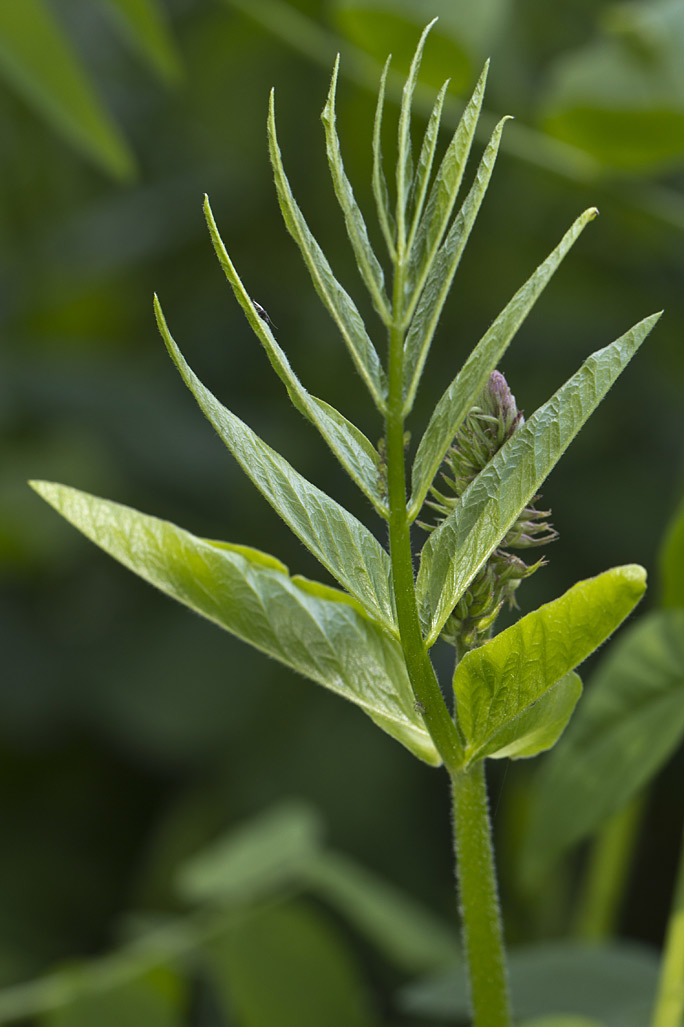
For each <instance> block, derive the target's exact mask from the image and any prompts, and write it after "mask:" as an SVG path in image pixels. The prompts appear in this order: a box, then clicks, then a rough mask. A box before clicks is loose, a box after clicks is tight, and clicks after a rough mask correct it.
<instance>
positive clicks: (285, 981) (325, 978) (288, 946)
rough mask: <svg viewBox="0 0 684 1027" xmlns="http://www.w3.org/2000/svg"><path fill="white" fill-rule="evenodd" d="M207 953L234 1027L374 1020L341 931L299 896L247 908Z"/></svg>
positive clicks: (341, 1026)
mask: <svg viewBox="0 0 684 1027" xmlns="http://www.w3.org/2000/svg"><path fill="white" fill-rule="evenodd" d="M206 954H207V961H208V968H209V971H210V975H211V978H212V982H213V985H214V988H215V992H216V995H217V998H218V1001H219V1004H220V1005H221V1007H222V1008H224V1009H225V1012H226V1014H227V1015H228V1016H230V1020H231V1022H237V1023H239V1024H240V1027H275V1025H278V1027H323V1025H325V1027H372V1025H373V1024H374V1023H375V1021H374V1020H373V1018H372V1015H371V1013H370V1002H369V998H368V996H367V994H366V991H365V989H364V986H363V982H362V979H361V976H360V974H359V973H358V971H357V968H356V966H355V965H354V963H353V961H352V959H351V956H350V953H349V952H348V951H347V948H346V946H345V945H344V943H343V940H342V938H341V935H340V933H339V931H335V930H333V927H332V925H330V924H329V923H328V922H327V921H326V920H325V918H324V917H323V915H322V913H321V912H320V911H318V910H316V909H314V908H313V907H311V908H310V907H309V906H307V905H305V904H304V903H303V902H301V901H292V900H289V901H287V902H281V903H279V904H277V905H274V904H271V905H268V906H263V907H262V908H260V909H257V910H254V911H252V912H251V913H247V912H245V913H244V914H243V915H242V916H240V917H238V918H235V919H234V920H233V921H232V922H231V923H230V924H229V925H228V927H227V928H226V930H225V931H224V932H223V934H222V935H220V936H218V937H216V938H215V939H212V941H211V942H210V943H209V944H208V945H207V948H206ZM234 1018H235V1019H234ZM378 1027H379V1025H378Z"/></svg>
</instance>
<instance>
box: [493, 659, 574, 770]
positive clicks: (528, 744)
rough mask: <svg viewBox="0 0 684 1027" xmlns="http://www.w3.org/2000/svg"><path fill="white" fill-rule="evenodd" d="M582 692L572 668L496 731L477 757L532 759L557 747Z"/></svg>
mask: <svg viewBox="0 0 684 1027" xmlns="http://www.w3.org/2000/svg"><path fill="white" fill-rule="evenodd" d="M581 695H582V681H581V680H580V677H579V675H578V674H575V673H574V671H571V672H570V673H569V674H566V675H565V676H564V677H562V678H561V679H560V681H558V682H557V683H556V684H555V685H553V686H552V687H551V688H550V689H549V690H548V692H545V693H544V695H542V696H541V698H540V699H538V700H537V701H536V702H535V703H533V704H532V706H528V707H527V708H526V709H525V710H523V712H522V713H521V714H520V715H519V716H518V717H515V718H514V719H513V720H510V721H508V723H506V724H505V725H504V727H502V728H500V729H499V730H498V731H497V732H496V733H495V734H494V735H492V737H491V738H490V739H489V740H488V741H487V742H486V744H485V745H484V747H483V748H482V749H480V750H479V751H478V753H477V757H476V758H478V759H482V757H484V756H488V757H489V758H490V759H495V760H498V759H503V758H504V757H508V758H509V759H511V760H520V759H529V758H530V757H532V756H538V755H539V753H540V752H546V750H547V749H551V748H553V746H554V745H555V744H556V742H557V741H558V739H559V738H560V736H561V735H562V734H563V732H564V731H565V729H566V727H567V726H568V721H569V720H570V717H571V716H572V714H573V712H574V710H575V706H576V705H577V703H578V702H579V698H580V696H581Z"/></svg>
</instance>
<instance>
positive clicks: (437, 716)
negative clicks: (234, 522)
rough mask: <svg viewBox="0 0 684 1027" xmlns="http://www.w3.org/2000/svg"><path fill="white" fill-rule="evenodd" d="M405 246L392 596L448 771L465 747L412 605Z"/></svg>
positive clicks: (396, 317) (391, 452) (399, 294)
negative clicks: (406, 441) (406, 445)
mask: <svg viewBox="0 0 684 1027" xmlns="http://www.w3.org/2000/svg"><path fill="white" fill-rule="evenodd" d="M403 262H404V247H403V240H401V239H400V240H399V241H398V244H397V265H396V273H395V279H394V303H393V319H392V326H391V328H390V340H389V374H388V397H387V413H386V416H385V430H386V438H387V492H388V499H389V511H390V513H389V539H390V559H391V562H392V577H393V583H394V599H395V603H396V607H397V621H398V623H399V633H400V636H401V644H402V649H403V652H404V659H405V660H406V667H407V670H408V674H409V678H410V681H411V687H412V688H413V694H414V696H415V698H416V703H418V704H419V706H418V708H419V709H420V712H421V714H422V716H423V720H424V721H425V726H426V727H427V729H428V731H429V732H430V735H431V737H432V740H433V741H434V743H435V746H436V748H437V751H438V752H439V754H440V756H441V757H442V759H443V761H444V765H445V766H446V767H447V769H448V770H450V771H451V772H453V771H454V770H455V769H456V768H458V767H459V766H461V764H462V760H463V746H462V745H461V740H460V737H459V734H458V731H457V729H456V726H455V724H454V722H453V720H452V719H451V715H450V713H449V710H448V709H447V706H446V703H445V702H444V698H443V696H442V693H441V691H440V688H439V682H438V681H437V677H436V675H435V671H434V668H433V666H432V661H431V660H430V656H429V654H428V650H427V647H426V645H425V641H424V639H423V633H422V631H421V627H420V619H419V616H418V606H417V603H416V589H415V578H414V573H413V559H412V556H411V533H410V525H409V520H408V516H407V511H406V466H405V453H404V414H403V405H404V404H403V391H402V390H403V358H404V330H403V327H402V320H403V293H404V264H403Z"/></svg>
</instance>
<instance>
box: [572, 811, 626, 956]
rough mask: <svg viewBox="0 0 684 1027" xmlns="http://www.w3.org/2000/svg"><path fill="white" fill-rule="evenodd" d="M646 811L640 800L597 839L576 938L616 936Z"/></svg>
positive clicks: (582, 893) (580, 903)
mask: <svg viewBox="0 0 684 1027" xmlns="http://www.w3.org/2000/svg"><path fill="white" fill-rule="evenodd" d="M642 810H643V798H642V797H641V796H640V797H639V798H637V799H635V800H633V801H632V802H630V803H629V804H628V805H627V806H625V808H624V809H621V810H618V812H617V813H615V814H614V815H613V816H612V817H611V818H610V820H608V821H607V823H606V824H605V825H604V826H603V828H602V830H601V832H600V833H599V835H598V837H597V838H596V839H595V841H594V844H593V846H592V850H591V853H590V855H589V863H588V866H587V869H586V871H585V875H584V880H583V882H582V887H581V891H580V897H579V901H578V904H577V912H576V915H575V918H574V929H573V934H574V935H575V937H577V938H581V939H583V940H584V941H603V940H605V939H606V938H609V937H611V935H613V934H614V933H615V925H616V920H617V917H618V914H619V911H620V903H621V901H622V898H623V895H624V890H625V885H626V883H627V877H628V875H629V869H630V865H631V862H632V853H633V850H634V842H635V839H636V836H637V832H638V829H639V825H640V823H641V814H642Z"/></svg>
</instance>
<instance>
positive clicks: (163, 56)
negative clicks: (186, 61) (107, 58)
mask: <svg viewBox="0 0 684 1027" xmlns="http://www.w3.org/2000/svg"><path fill="white" fill-rule="evenodd" d="M107 3H108V4H109V6H110V7H111V8H112V11H113V12H114V13H115V15H116V16H117V21H118V22H119V23H120V25H121V27H122V29H123V31H124V33H125V34H126V35H127V36H128V38H129V39H130V41H131V43H132V44H133V46H135V48H136V49H137V50H138V51H139V52H140V54H141V55H142V56H143V58H144V59H145V60H146V61H147V62H148V64H149V65H150V66H151V67H152V68H153V69H154V71H155V72H156V73H157V75H159V77H160V78H161V79H162V80H163V81H165V82H169V83H174V82H177V81H178V80H179V79H180V78H181V76H182V64H181V58H180V54H179V52H178V48H177V46H176V44H175V41H174V38H173V35H172V33H171V31H170V29H169V24H168V19H167V15H166V12H165V10H164V8H163V6H162V5H161V4H160V3H159V0H107Z"/></svg>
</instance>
